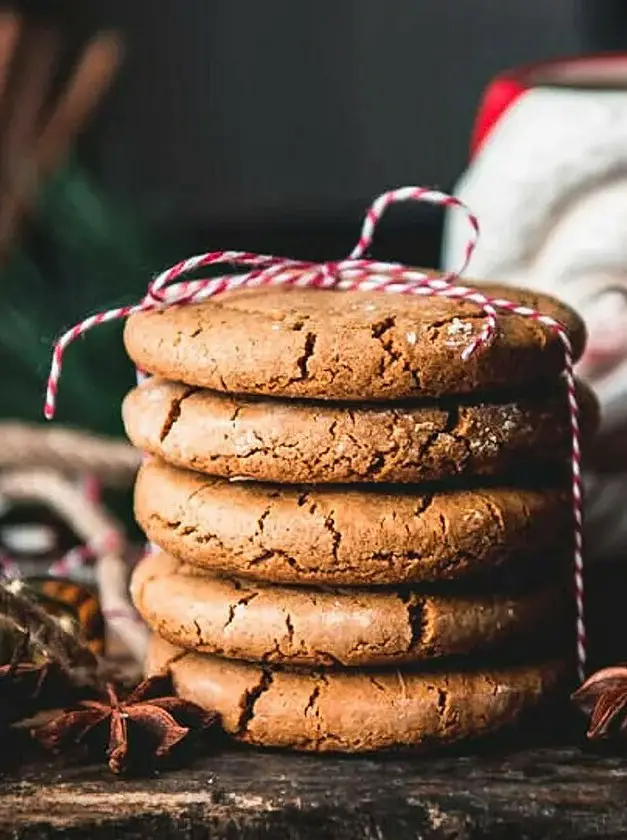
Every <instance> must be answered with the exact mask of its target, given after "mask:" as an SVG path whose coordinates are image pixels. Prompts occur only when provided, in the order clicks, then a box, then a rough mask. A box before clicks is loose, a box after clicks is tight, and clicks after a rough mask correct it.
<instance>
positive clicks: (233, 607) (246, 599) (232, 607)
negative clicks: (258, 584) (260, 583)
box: [222, 592, 259, 630]
mask: <svg viewBox="0 0 627 840" xmlns="http://www.w3.org/2000/svg"><path fill="white" fill-rule="evenodd" d="M257 595H259V593H258V592H251V593H250V594H248V595H244V596H243V597H242V598H240V599H239V600H238V601H236V602H235V603H234V604H229V615H228V618H227V620H226V623H225V624H224V626H223V627H222V629H223V630H226V628H227V627H228V626H229V624H231V623H232V621H233V620H234V618H235V613H236V612H237V608H238V607H246V606H248V604H250V602H251V601H252V600H254V599H255V598H256V597H257Z"/></svg>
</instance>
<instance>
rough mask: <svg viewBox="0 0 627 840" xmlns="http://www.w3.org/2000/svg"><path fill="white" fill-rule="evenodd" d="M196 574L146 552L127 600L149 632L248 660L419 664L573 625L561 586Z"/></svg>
mask: <svg viewBox="0 0 627 840" xmlns="http://www.w3.org/2000/svg"><path fill="white" fill-rule="evenodd" d="M199 575H200V573H199V571H198V570H196V569H194V568H192V567H189V566H186V565H185V564H184V563H182V562H181V561H180V560H176V559H175V558H173V557H170V556H168V555H165V554H162V553H155V554H152V555H149V556H147V557H145V558H144V560H142V561H141V563H140V564H139V565H138V566H137V567H136V568H135V570H134V572H133V576H132V581H131V594H132V598H133V603H134V604H135V606H136V607H137V610H138V611H139V613H140V615H141V616H142V617H143V619H144V620H145V622H146V623H147V625H148V627H149V628H150V629H151V630H153V631H154V632H155V633H158V634H159V636H161V637H162V638H164V639H166V640H167V641H168V642H171V643H172V644H174V645H177V646H178V647H181V648H185V649H186V650H195V651H196V652H198V653H210V654H216V655H219V656H225V657H228V658H233V659H242V660H247V661H252V662H266V663H284V664H292V665H312V666H338V667H360V666H376V665H380V666H384V665H391V664H401V663H408V662H421V661H426V660H432V659H435V658H438V657H442V656H453V655H456V654H466V653H470V652H475V651H481V650H488V649H496V648H500V649H503V648H505V647H506V646H507V647H509V646H510V645H511V646H515V645H518V646H520V643H521V642H523V640H524V642H525V645H529V644H531V643H533V642H539V641H541V640H542V639H546V638H551V637H552V636H554V635H555V633H556V631H557V632H558V635H559V634H562V631H563V629H564V628H565V627H566V624H567V622H568V627H569V629H570V625H571V623H572V609H570V604H569V601H570V600H571V599H569V598H568V594H567V591H566V589H567V587H566V586H565V585H563V586H561V587H560V586H557V585H555V584H553V585H552V586H551V587H549V586H546V585H545V586H544V587H543V589H542V590H540V591H536V592H531V593H527V594H522V595H518V596H516V597H505V596H503V595H500V596H487V595H483V596H481V595H479V596H475V597H467V596H466V597H465V596H461V595H457V596H446V595H441V594H440V595H433V594H431V595H429V594H421V593H420V592H419V591H416V590H415V589H414V590H411V589H406V590H398V591H391V590H368V589H337V588H335V589H332V588H314V587H287V586H276V585H268V584H265V585H264V584H262V583H255V582H252V581H244V580H241V579H237V578H215V577H207V576H204V575H203V576H199ZM569 619H571V621H569Z"/></svg>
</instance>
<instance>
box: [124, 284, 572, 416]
mask: <svg viewBox="0 0 627 840" xmlns="http://www.w3.org/2000/svg"><path fill="white" fill-rule="evenodd" d="M469 282H473V285H476V284H474V281H469ZM480 288H481V289H482V290H483V291H485V292H486V293H487V294H489V295H492V296H498V297H504V298H507V299H509V300H514V301H516V302H517V303H520V304H522V305H524V306H530V307H532V308H534V309H537V310H540V311H541V312H543V313H544V314H547V315H550V316H551V317H553V318H555V319H557V320H558V321H560V322H561V323H562V324H563V325H564V327H565V328H566V330H567V332H568V334H569V335H570V338H571V342H572V344H573V351H574V355H575V357H576V358H578V357H579V356H580V355H581V353H582V351H583V346H584V344H585V328H584V325H583V322H582V321H581V320H580V318H579V317H578V316H577V315H576V314H575V313H574V312H573V311H572V310H570V309H569V308H568V307H566V306H564V305H563V304H561V303H559V302H558V301H556V300H554V299H553V298H550V297H548V296H545V295H537V294H534V293H531V292H526V291H521V290H518V289H512V288H508V287H504V286H495V285H481V287H480ZM484 325H485V315H484V314H483V313H482V312H481V310H480V308H479V307H478V306H477V305H475V304H472V303H468V302H465V301H461V300H451V299H446V298H441V297H419V296H408V295H399V294H386V293H382V292H337V291H322V290H319V289H286V288H280V287H272V288H266V289H250V290H243V291H237V292H231V293H228V294H226V295H223V296H221V297H220V298H217V299H214V300H208V301H205V302H203V303H200V304H195V305H190V306H180V307H176V306H174V307H169V308H167V309H164V310H160V311H156V312H142V313H138V314H136V315H133V316H132V317H130V318H129V319H128V321H127V323H126V328H125V331H124V342H125V345H126V349H127V352H128V354H129V356H130V357H131V359H132V360H133V361H134V362H135V364H136V365H137V366H138V367H140V368H142V369H143V370H145V371H147V372H148V373H152V374H156V375H158V376H161V377H163V378H165V379H174V380H177V381H179V382H183V383H185V384H187V385H195V386H201V387H204V388H210V389H213V390H216V391H227V392H231V393H240V394H260V395H265V396H273V395H274V396H282V397H305V398H313V399H336V400H364V399H367V400H386V399H403V398H407V397H439V396H442V395H444V394H466V393H471V392H473V391H490V390H495V389H500V388H508V389H512V388H516V387H521V386H524V385H526V384H529V383H531V382H536V381H538V380H539V379H540V378H544V379H548V378H550V377H555V376H556V375H557V374H558V373H559V372H560V371H561V370H562V368H563V362H564V354H563V348H562V345H561V341H560V339H559V337H558V336H557V335H556V334H555V332H554V331H552V330H551V329H550V328H549V327H545V326H543V325H542V324H539V323H538V322H536V321H533V320H531V319H530V318H525V317H522V316H517V315H509V314H506V313H503V314H501V315H500V316H499V319H498V335H497V336H496V338H495V340H494V341H493V342H492V343H491V344H490V346H488V347H484V348H481V350H479V351H477V352H475V353H473V354H472V355H471V357H470V358H469V359H467V360H464V359H463V358H462V351H463V350H464V348H465V347H466V346H467V345H468V344H469V342H470V341H471V340H472V338H473V337H474V336H476V335H477V334H478V333H479V332H480V331H481V330H482V329H483V327H484Z"/></svg>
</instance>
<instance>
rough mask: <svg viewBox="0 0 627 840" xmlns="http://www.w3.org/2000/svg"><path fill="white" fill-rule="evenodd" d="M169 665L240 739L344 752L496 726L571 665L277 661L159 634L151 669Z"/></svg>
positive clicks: (427, 743)
mask: <svg viewBox="0 0 627 840" xmlns="http://www.w3.org/2000/svg"><path fill="white" fill-rule="evenodd" d="M168 666H169V667H170V669H171V673H172V678H173V681H174V685H175V688H176V692H177V694H179V695H180V696H181V697H183V698H184V699H186V700H190V701H192V702H193V703H197V704H198V705H199V706H202V707H204V708H207V709H212V710H215V711H217V712H218V713H219V714H220V716H221V718H222V723H223V726H224V728H225V730H226V731H227V732H228V733H229V734H230V735H232V736H233V737H234V738H236V739H237V740H240V741H244V742H247V743H249V744H255V745H258V746H268V747H287V748H292V749H297V750H308V751H316V752H330V751H333V752H348V753H354V752H368V751H373V750H385V749H391V748H399V747H412V748H416V749H421V750H428V749H429V748H434V747H437V746H439V745H442V744H445V743H452V742H456V741H460V740H463V739H467V738H475V737H478V736H481V735H487V734H490V733H492V732H494V731H496V730H498V729H501V728H502V727H503V726H506V725H508V724H513V723H514V722H515V721H516V720H517V719H518V718H519V717H520V716H521V714H522V713H524V712H526V711H529V710H531V709H533V708H535V707H537V706H538V705H539V704H540V703H541V702H542V701H543V700H544V699H546V698H547V697H548V696H549V695H551V694H552V693H554V692H555V691H556V690H557V689H558V688H559V687H560V685H561V683H562V681H563V680H564V678H565V676H566V675H567V672H568V671H567V668H566V667H565V666H564V665H563V664H562V663H560V662H548V663H544V664H538V665H531V666H525V667H520V666H519V667H513V668H498V669H491V668H485V669H483V670H481V669H480V666H479V665H477V666H475V667H476V670H468V671H465V672H448V671H445V670H440V671H434V672H415V671H411V670H408V669H404V670H392V671H387V672H386V671H376V670H371V671H354V672H343V673H337V672H326V673H323V672H318V673H316V672H308V671H306V670H303V671H293V670H278V669H276V668H272V667H271V666H269V665H253V664H248V663H242V662H235V661H232V660H227V659H221V658H219V657H214V656H208V655H202V654H198V653H189V652H185V651H183V650H181V649H180V648H176V647H174V646H172V645H170V644H169V643H168V642H165V641H164V640H162V639H160V638H158V637H153V638H152V640H151V643H150V649H149V652H148V658H147V662H146V672H147V674H155V673H158V672H159V671H161V669H162V668H164V667H168Z"/></svg>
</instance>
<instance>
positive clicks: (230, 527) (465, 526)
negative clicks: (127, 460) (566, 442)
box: [135, 459, 572, 586]
mask: <svg viewBox="0 0 627 840" xmlns="http://www.w3.org/2000/svg"><path fill="white" fill-rule="evenodd" d="M135 516H136V519H137V521H138V522H139V524H140V526H141V527H142V528H143V529H144V530H145V531H146V534H147V535H148V537H149V539H150V540H151V541H152V542H153V543H155V544H157V545H159V546H160V547H161V548H163V549H164V550H165V551H166V552H168V553H170V554H174V555H176V556H178V557H180V558H182V559H184V560H187V561H188V562H190V563H193V564H195V565H198V566H201V567H203V568H205V569H207V570H210V571H212V572H214V573H226V574H232V575H236V576H241V577H246V578H256V579H259V580H267V581H270V582H276V583H307V582H309V583H318V584H341V585H358V586H368V585H372V584H403V583H419V582H424V581H434V580H435V581H437V580H451V579H455V578H461V577H464V576H466V575H468V574H472V573H476V572H487V571H489V570H492V569H494V568H496V567H500V566H503V567H508V568H509V567H518V566H522V565H523V564H524V565H525V566H526V567H527V568H528V569H532V568H533V567H537V566H539V565H541V566H542V568H546V567H547V564H549V565H550V567H551V568H557V566H556V564H557V562H558V561H559V560H560V558H564V557H568V556H569V552H570V551H571V546H572V513H571V507H570V499H569V493H568V492H567V491H566V490H523V489H515V490H514V489H508V488H494V489H490V490H487V489H486V490H459V491H454V492H448V493H447V492H439V493H434V494H427V493H424V492H422V493H421V492H420V491H418V490H416V489H415V488H411V492H400V491H398V490H394V489H387V488H385V489H382V490H381V491H380V492H373V491H371V490H368V489H366V488H365V487H364V488H363V489H362V488H361V487H360V488H356V487H332V486H326V487H315V488H314V487H310V488H299V487H280V486H277V485H265V484H257V483H254V482H228V481H223V480H220V479H212V478H209V477H207V476H203V475H201V474H200V473H193V472H187V471H184V470H178V469H174V468H173V467H169V466H167V465H166V464H164V463H162V462H159V461H158V460H156V459H153V460H150V461H148V462H147V463H146V464H145V465H144V466H142V468H141V470H140V472H139V475H138V477H137V484H136V488H135Z"/></svg>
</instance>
